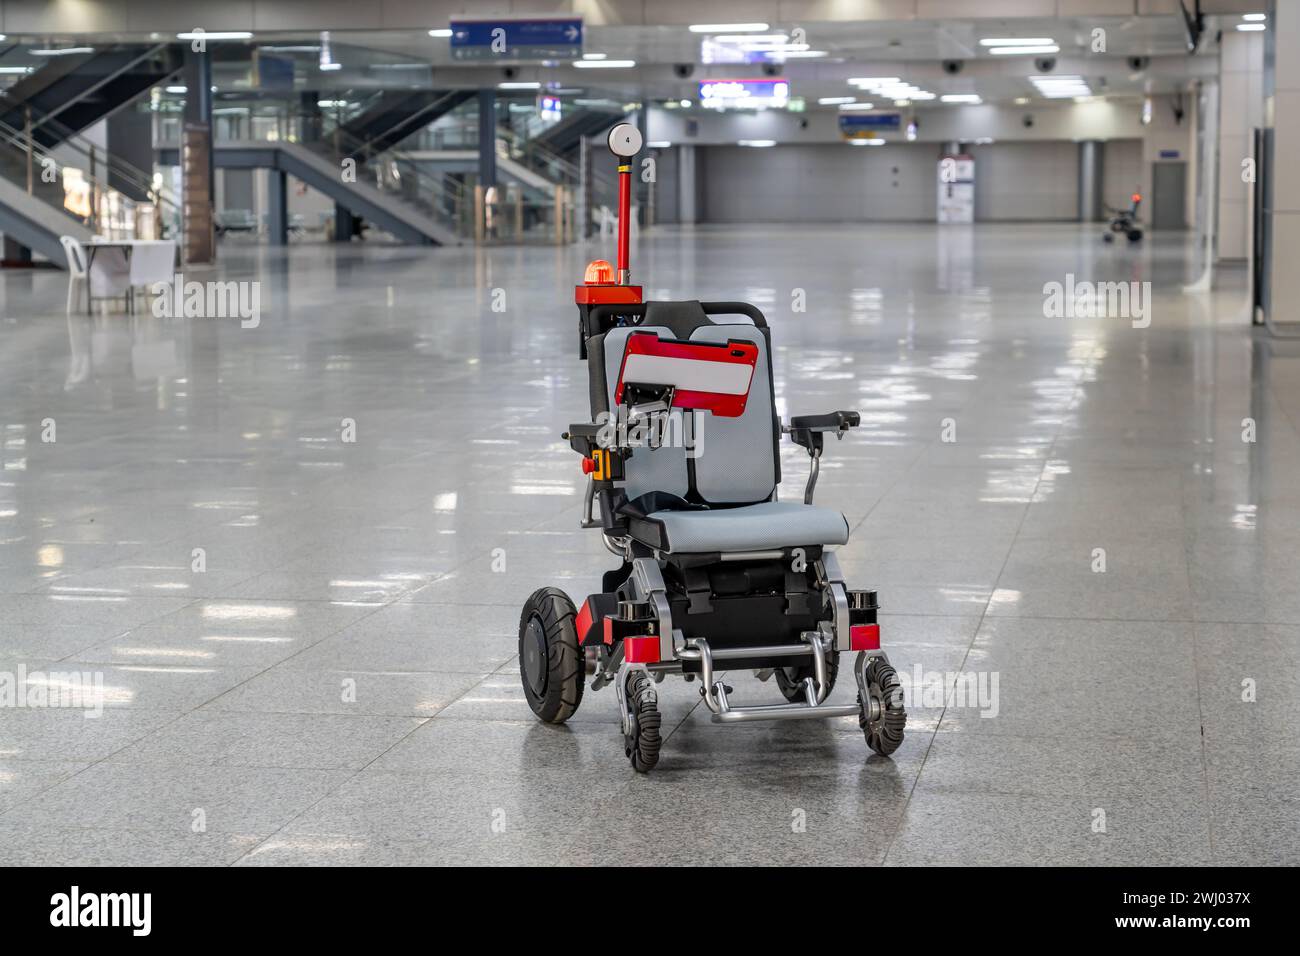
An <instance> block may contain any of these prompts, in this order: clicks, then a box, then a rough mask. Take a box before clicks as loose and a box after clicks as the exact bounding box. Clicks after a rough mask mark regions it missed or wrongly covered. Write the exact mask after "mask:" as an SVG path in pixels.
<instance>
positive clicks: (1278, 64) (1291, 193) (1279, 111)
mask: <svg viewBox="0 0 1300 956" xmlns="http://www.w3.org/2000/svg"><path fill="white" fill-rule="evenodd" d="M1264 44H1265V54H1264V96H1265V102H1270V101H1271V103H1272V106H1273V111H1272V117H1271V120H1272V122H1271V124H1270V127H1271V128H1270V129H1268V130H1266V136H1267V139H1268V141H1269V142H1270V143H1271V147H1272V155H1271V156H1266V157H1265V160H1264V161H1265V164H1266V166H1267V168H1266V170H1265V172H1264V176H1265V184H1266V187H1267V188H1266V191H1265V195H1264V201H1263V203H1262V204H1261V205H1262V209H1261V218H1262V219H1263V220H1264V222H1263V223H1262V229H1261V232H1262V233H1263V240H1262V244H1263V246H1264V250H1263V256H1264V261H1263V267H1264V275H1263V279H1264V283H1265V289H1264V291H1263V299H1264V303H1265V306H1264V309H1265V314H1266V315H1267V316H1268V320H1269V321H1270V322H1275V323H1279V324H1281V323H1287V324H1288V330H1287V334H1288V335H1294V334H1295V323H1300V305H1298V304H1297V303H1300V269H1297V268H1296V267H1295V264H1296V263H1297V262H1300V188H1297V186H1296V181H1295V177H1294V176H1293V175H1292V170H1294V169H1295V168H1296V167H1297V166H1298V165H1300V135H1297V131H1300V3H1272V4H1269V11H1268V32H1267V35H1266V37H1265V40H1264Z"/></svg>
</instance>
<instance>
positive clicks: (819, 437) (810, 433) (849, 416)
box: [790, 411, 862, 455]
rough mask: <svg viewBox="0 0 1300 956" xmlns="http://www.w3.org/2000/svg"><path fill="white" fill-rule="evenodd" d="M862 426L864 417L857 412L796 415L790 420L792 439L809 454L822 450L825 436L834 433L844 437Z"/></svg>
mask: <svg viewBox="0 0 1300 956" xmlns="http://www.w3.org/2000/svg"><path fill="white" fill-rule="evenodd" d="M860 424H862V416H861V415H859V414H858V413H857V412H847V411H839V412H827V413H825V414H823V415H796V416H794V417H793V418H791V419H790V439H791V440H792V441H793V442H794V443H795V444H796V445H802V446H803V447H804V448H807V449H808V454H810V455H811V454H814V453H816V452H820V451H821V450H822V442H823V436H825V434H826V433H827V432H834V433H835V434H836V436H837V437H838V436H840V435H843V434H844V432H846V431H848V430H849V429H850V428H856V427H857V426H858V425H860Z"/></svg>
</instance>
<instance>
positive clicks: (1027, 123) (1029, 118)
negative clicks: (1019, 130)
mask: <svg viewBox="0 0 1300 956" xmlns="http://www.w3.org/2000/svg"><path fill="white" fill-rule="evenodd" d="M1020 123H1021V125H1022V126H1024V128H1025V129H1029V127H1031V126H1033V125H1034V114H1033V113H1026V114H1025V115H1024V116H1023V117H1021V119H1020Z"/></svg>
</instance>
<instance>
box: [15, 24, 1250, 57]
mask: <svg viewBox="0 0 1300 956" xmlns="http://www.w3.org/2000/svg"><path fill="white" fill-rule="evenodd" d="M1237 29H1238V30H1240V31H1241V32H1242V33H1254V32H1255V31H1256V30H1267V29H1268V24H1266V23H1238V24H1237ZM32 52H33V53H35V52H36V51H35V50H33V51H32Z"/></svg>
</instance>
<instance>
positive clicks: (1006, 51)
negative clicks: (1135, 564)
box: [989, 43, 1061, 56]
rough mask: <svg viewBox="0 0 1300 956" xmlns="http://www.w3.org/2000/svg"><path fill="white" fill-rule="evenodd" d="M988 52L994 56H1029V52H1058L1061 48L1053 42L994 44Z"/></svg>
mask: <svg viewBox="0 0 1300 956" xmlns="http://www.w3.org/2000/svg"><path fill="white" fill-rule="evenodd" d="M989 52H990V53H992V54H993V55H994V56H1029V55H1030V54H1031V53H1060V52H1061V48H1060V47H1059V46H1057V45H1056V44H1055V43H1052V44H1048V45H1047V46H995V47H990V48H989Z"/></svg>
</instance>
